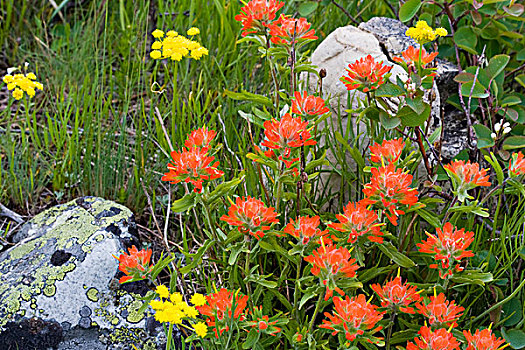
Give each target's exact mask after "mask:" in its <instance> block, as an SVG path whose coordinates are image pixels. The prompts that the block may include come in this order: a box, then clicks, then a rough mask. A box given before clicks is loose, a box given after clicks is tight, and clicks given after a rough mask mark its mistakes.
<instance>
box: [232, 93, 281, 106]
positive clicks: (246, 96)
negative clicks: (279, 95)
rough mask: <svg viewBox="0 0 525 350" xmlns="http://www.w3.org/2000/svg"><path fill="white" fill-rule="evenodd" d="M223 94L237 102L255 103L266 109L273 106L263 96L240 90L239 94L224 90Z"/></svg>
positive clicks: (270, 101)
mask: <svg viewBox="0 0 525 350" xmlns="http://www.w3.org/2000/svg"><path fill="white" fill-rule="evenodd" d="M224 93H225V94H226V96H228V97H230V98H232V99H234V100H237V101H250V102H255V103H257V104H262V105H265V106H267V107H272V106H273V102H272V100H271V99H269V98H268V97H266V96H263V95H257V94H253V93H251V92H248V91H244V90H242V91H241V92H233V91H230V90H224Z"/></svg>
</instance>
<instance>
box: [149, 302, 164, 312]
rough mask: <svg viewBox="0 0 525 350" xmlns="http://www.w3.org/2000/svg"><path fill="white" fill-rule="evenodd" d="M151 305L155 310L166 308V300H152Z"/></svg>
mask: <svg viewBox="0 0 525 350" xmlns="http://www.w3.org/2000/svg"><path fill="white" fill-rule="evenodd" d="M149 305H150V306H151V308H152V309H153V310H155V311H158V310H164V308H165V307H166V305H165V304H164V302H163V301H160V300H152V301H150V302H149Z"/></svg>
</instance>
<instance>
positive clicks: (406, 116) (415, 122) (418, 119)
mask: <svg viewBox="0 0 525 350" xmlns="http://www.w3.org/2000/svg"><path fill="white" fill-rule="evenodd" d="M429 116H430V106H429V105H426V106H425V109H424V111H423V113H421V114H417V113H416V112H414V111H413V110H412V108H410V107H408V106H404V107H403V108H401V109H400V110H399V111H398V112H397V117H398V118H399V119H401V123H402V124H403V125H404V126H421V125H423V123H425V121H426V120H427V119H428V117H429Z"/></svg>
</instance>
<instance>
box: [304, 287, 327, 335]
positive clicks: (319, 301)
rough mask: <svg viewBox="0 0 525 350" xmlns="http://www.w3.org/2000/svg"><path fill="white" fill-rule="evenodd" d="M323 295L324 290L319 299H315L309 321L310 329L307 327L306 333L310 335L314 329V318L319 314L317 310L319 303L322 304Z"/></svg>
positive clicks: (319, 306)
mask: <svg viewBox="0 0 525 350" xmlns="http://www.w3.org/2000/svg"><path fill="white" fill-rule="evenodd" d="M325 293H326V289H325V290H323V292H322V293H321V294H319V299H317V304H315V310H314V314H313V315H312V319H311V320H310V327H308V329H309V331H308V332H310V334H311V333H312V331H313V329H314V323H315V318H316V317H317V314H318V313H319V309H320V308H321V303H322V302H323V299H324V295H325Z"/></svg>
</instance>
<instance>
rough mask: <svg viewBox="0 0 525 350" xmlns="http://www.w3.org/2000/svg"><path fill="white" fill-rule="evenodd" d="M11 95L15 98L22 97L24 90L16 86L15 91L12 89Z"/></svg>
mask: <svg viewBox="0 0 525 350" xmlns="http://www.w3.org/2000/svg"><path fill="white" fill-rule="evenodd" d="M13 97H14V98H15V100H20V99H21V98H22V97H24V92H23V91H22V90H20V89H19V88H16V89H15V91H13Z"/></svg>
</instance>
